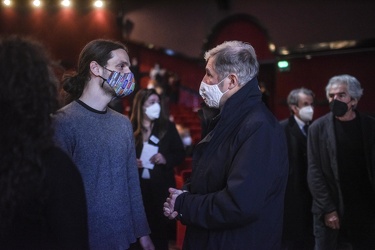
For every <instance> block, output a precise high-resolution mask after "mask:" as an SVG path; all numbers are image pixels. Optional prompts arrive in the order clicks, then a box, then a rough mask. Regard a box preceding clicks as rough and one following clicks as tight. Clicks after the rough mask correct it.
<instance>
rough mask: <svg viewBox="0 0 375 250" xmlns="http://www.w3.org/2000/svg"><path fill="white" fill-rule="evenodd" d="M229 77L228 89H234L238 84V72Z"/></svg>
mask: <svg viewBox="0 0 375 250" xmlns="http://www.w3.org/2000/svg"><path fill="white" fill-rule="evenodd" d="M228 78H229V79H230V83H229V87H228V89H233V88H235V87H236V86H238V83H239V82H238V77H237V75H236V74H230V75H229V76H228Z"/></svg>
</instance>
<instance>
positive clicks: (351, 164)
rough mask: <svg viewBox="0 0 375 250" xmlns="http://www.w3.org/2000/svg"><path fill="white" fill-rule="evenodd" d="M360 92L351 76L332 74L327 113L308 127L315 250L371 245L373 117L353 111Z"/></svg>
mask: <svg viewBox="0 0 375 250" xmlns="http://www.w3.org/2000/svg"><path fill="white" fill-rule="evenodd" d="M362 94H363V89H362V88H361V85H360V83H359V81H358V80H357V79H356V78H355V77H353V76H351V75H337V76H334V77H332V78H331V79H330V80H329V82H328V84H327V86H326V96H327V99H328V101H329V107H330V109H331V112H330V113H329V114H326V115H325V116H323V117H321V118H319V119H317V120H316V121H314V123H313V124H312V125H311V126H310V128H309V135H308V184H309V188H310V191H311V194H312V197H313V206H312V212H313V214H314V235H315V249H316V250H321V249H324V250H334V249H339V247H340V248H341V247H342V246H343V245H346V246H349V249H363V250H364V249H367V250H368V249H375V178H374V177H375V176H374V173H375V119H374V118H373V117H370V116H367V115H364V114H362V113H360V112H358V111H357V110H356V107H357V105H358V102H359V100H360V98H361V96H362Z"/></svg>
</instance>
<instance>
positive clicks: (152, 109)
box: [145, 102, 160, 120]
mask: <svg viewBox="0 0 375 250" xmlns="http://www.w3.org/2000/svg"><path fill="white" fill-rule="evenodd" d="M145 114H146V115H147V117H148V118H150V120H155V119H158V118H159V116H160V104H159V103H157V102H155V103H154V104H152V105H151V106H148V107H147V108H146V111H145Z"/></svg>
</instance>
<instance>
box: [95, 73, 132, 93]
mask: <svg viewBox="0 0 375 250" xmlns="http://www.w3.org/2000/svg"><path fill="white" fill-rule="evenodd" d="M105 69H107V68H105ZM107 70H108V71H110V72H111V74H110V75H109V77H108V79H105V78H103V77H101V78H102V79H103V80H105V81H106V82H107V83H108V84H109V86H111V87H112V89H113V90H114V91H115V93H116V96H117V97H124V96H127V95H130V94H131V93H132V92H133V91H134V87H135V79H134V75H133V73H132V72H129V73H125V74H121V73H120V72H117V71H112V70H109V69H107Z"/></svg>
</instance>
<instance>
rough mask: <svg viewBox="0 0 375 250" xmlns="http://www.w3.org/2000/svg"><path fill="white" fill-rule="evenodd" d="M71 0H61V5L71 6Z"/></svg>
mask: <svg viewBox="0 0 375 250" xmlns="http://www.w3.org/2000/svg"><path fill="white" fill-rule="evenodd" d="M70 4H71V3H70V0H63V1H61V5H62V6H64V7H69V6H70Z"/></svg>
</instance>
